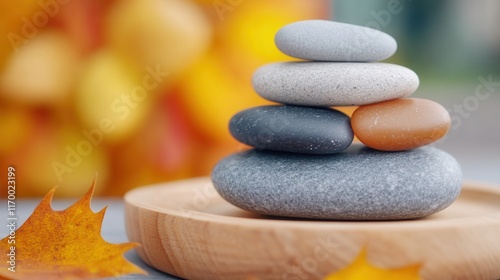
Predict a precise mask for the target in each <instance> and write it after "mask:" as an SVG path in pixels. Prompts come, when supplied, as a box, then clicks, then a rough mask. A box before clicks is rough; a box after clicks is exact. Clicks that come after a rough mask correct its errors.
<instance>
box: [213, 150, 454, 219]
mask: <svg viewBox="0 0 500 280" xmlns="http://www.w3.org/2000/svg"><path fill="white" fill-rule="evenodd" d="M212 181H213V183H214V186H215V188H216V189H217V191H218V192H219V194H220V195H221V196H222V197H223V198H224V199H226V200H227V201H228V202H230V203H232V204H234V205H236V206H238V207H240V208H242V209H245V210H248V211H251V212H256V213H260V214H267V215H275V216H286V217H296V218H316V219H335V220H399V219H413V218H419V217H424V216H427V215H430V214H433V213H436V212H438V211H441V210H443V209H444V208H446V207H448V206H449V205H450V204H451V203H452V202H453V201H454V200H455V199H456V198H457V197H458V195H459V193H460V190H461V184H462V171H461V169H460V166H459V164H458V162H457V161H456V160H455V159H454V158H453V157H452V156H451V155H449V154H447V153H446V152H443V151H441V150H439V149H436V148H432V147H428V146H427V147H423V148H418V149H413V150H408V151H403V152H381V151H376V150H372V149H370V148H366V147H364V146H362V145H360V144H354V145H351V147H349V148H348V149H347V150H345V151H344V152H341V153H338V154H334V155H302V154H293V153H284V152H273V151H258V150H255V149H252V150H248V151H245V152H241V153H238V154H234V155H232V156H229V157H227V158H225V159H223V160H222V161H221V162H219V163H218V164H217V166H216V167H215V168H214V170H213V172H212Z"/></svg>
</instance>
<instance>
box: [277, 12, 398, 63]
mask: <svg viewBox="0 0 500 280" xmlns="http://www.w3.org/2000/svg"><path fill="white" fill-rule="evenodd" d="M274 41H275V43H276V46H277V47H278V49H279V50H280V51H281V52H283V53H285V54H287V55H289V56H293V57H296V58H301V59H306V60H318V61H356V62H363V61H365V62H369V61H376V60H383V59H386V58H389V57H390V56H392V55H393V54H394V53H395V52H396V49H397V47H398V46H397V43H396V40H394V38H392V37H391V36H390V35H388V34H386V33H384V32H381V31H378V30H376V29H373V28H369V27H364V26H358V25H352V24H347V23H340V22H333V21H328V20H304V21H298V22H294V23H291V24H288V25H286V26H284V27H282V28H281V29H280V30H279V31H278V33H276V36H275V38H274Z"/></svg>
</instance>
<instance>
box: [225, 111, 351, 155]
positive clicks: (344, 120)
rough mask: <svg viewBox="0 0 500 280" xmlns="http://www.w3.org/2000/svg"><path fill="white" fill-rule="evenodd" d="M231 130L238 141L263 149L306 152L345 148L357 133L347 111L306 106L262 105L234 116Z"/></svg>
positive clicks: (334, 151)
mask: <svg viewBox="0 0 500 280" xmlns="http://www.w3.org/2000/svg"><path fill="white" fill-rule="evenodd" d="M229 131H230V132H231V134H232V135H233V137H234V138H236V139H237V140H238V141H240V142H242V143H245V144H247V145H250V146H252V147H256V148H259V149H269V150H275V151H284V152H292V153H304V154H333V153H338V152H341V151H343V150H345V149H346V148H347V147H349V145H351V143H352V139H353V137H354V134H353V132H352V129H351V121H350V118H349V116H347V115H346V114H344V113H342V112H340V111H337V110H334V109H330V108H317V107H303V106H283V105H281V106H259V107H254V108H250V109H247V110H244V111H241V112H239V113H238V114H236V115H235V116H234V117H232V118H231V121H230V122H229Z"/></svg>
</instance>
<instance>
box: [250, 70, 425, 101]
mask: <svg viewBox="0 0 500 280" xmlns="http://www.w3.org/2000/svg"><path fill="white" fill-rule="evenodd" d="M252 83H253V87H254V89H255V91H256V92H257V93H258V94H259V95H260V96H262V97H263V98H265V99H268V100H271V101H275V102H280V103H284V104H290V105H303V106H348V105H365V104H371V103H376V102H381V101H386V100H391V99H396V98H402V97H407V96H409V95H411V94H412V93H413V92H415V90H416V89H417V88H418V85H419V79H418V76H417V75H416V74H415V72H413V71H412V70H410V69H408V68H406V67H403V66H400V65H395V64H388V63H335V62H281V63H273V64H268V65H264V66H262V67H260V68H259V69H257V71H256V72H255V73H254V75H253V80H252Z"/></svg>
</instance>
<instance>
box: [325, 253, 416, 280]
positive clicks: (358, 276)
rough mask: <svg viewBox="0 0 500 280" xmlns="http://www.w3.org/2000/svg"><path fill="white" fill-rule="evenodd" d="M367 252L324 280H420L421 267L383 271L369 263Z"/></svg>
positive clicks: (413, 266) (414, 266) (412, 266)
mask: <svg viewBox="0 0 500 280" xmlns="http://www.w3.org/2000/svg"><path fill="white" fill-rule="evenodd" d="M366 255H367V252H366V250H365V249H363V250H362V251H361V252H360V254H359V255H358V256H357V257H356V259H354V261H353V262H352V263H351V264H350V265H349V266H347V267H345V268H343V269H341V270H339V271H337V272H334V273H332V274H329V275H328V276H326V278H324V280H366V279H370V280H400V279H405V280H419V279H420V276H419V271H420V265H417V264H415V265H410V266H407V267H402V268H395V269H382V268H379V267H376V266H373V265H371V264H370V263H368V261H367V259H366Z"/></svg>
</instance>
